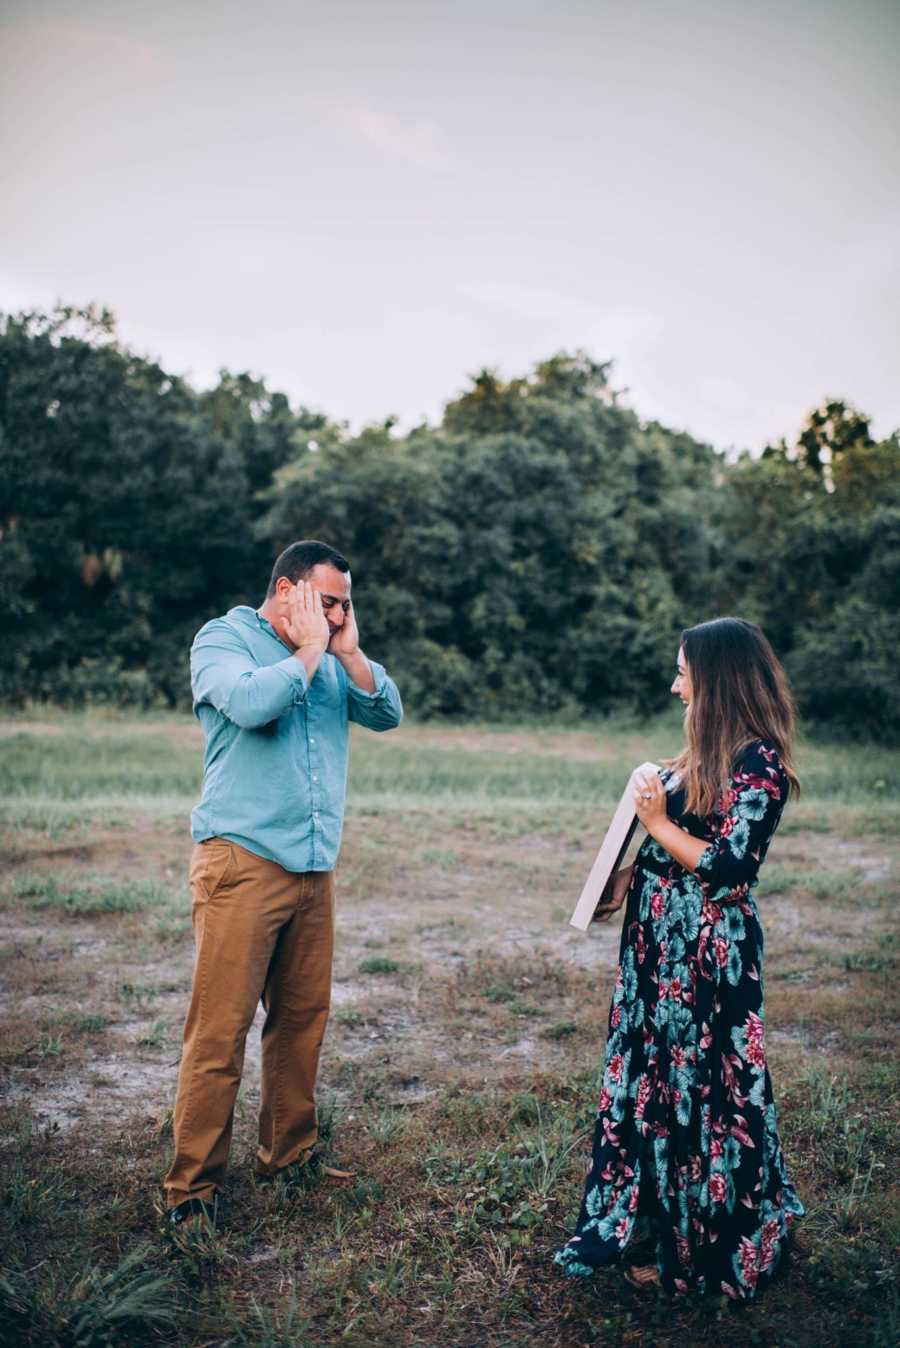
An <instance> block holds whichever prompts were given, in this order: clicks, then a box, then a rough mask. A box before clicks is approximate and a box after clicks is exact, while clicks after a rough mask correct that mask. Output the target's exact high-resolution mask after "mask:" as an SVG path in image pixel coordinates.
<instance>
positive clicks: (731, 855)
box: [635, 744, 788, 903]
mask: <svg viewBox="0 0 900 1348" xmlns="http://www.w3.org/2000/svg"><path fill="white" fill-rule="evenodd" d="M653 776H654V774H649V773H646V772H644V771H642V770H640V769H639V770H638V772H637V774H636V776H635V782H636V786H635V810H636V812H637V815H638V818H639V819H640V820H641V822H642V823H643V824H644V827H645V828H646V829H647V832H648V833H650V834H651V836H652V837H653V838H655V839H656V841H657V842H658V843H659V844H660V846H661V847H664V848H665V849H666V851H667V852H669V854H670V855H671V856H673V857H674V858H675V860H676V861H677V862H678V863H679V865H681V866H684V868H685V870H689V871H691V872H693V874H694V875H696V876H697V878H698V880H700V881H701V883H703V884H704V885H705V886H706V887H707V888H708V889H709V890H710V891H711V895H710V896H711V897H712V898H713V899H715V900H716V901H718V902H720V903H721V902H727V901H728V899H738V898H741V897H742V896H743V895H744V894H746V893H747V891H748V889H749V888H750V886H751V885H752V884H753V883H754V881H755V880H756V877H757V875H758V873H759V866H760V857H761V856H762V854H763V852H764V850H765V848H766V847H767V845H768V843H769V840H770V838H771V837H772V834H773V833H774V832H775V829H776V828H777V826H778V821H779V819H780V818H781V812H782V810H783V809H784V802H785V799H786V798H787V792H788V783H787V778H786V776H785V773H784V771H783V769H782V767H781V763H780V762H779V759H778V755H777V754H776V753H775V752H774V750H772V749H765V748H763V747H762V746H761V745H759V744H757V745H754V746H752V747H751V748H750V749H749V750H748V751H747V753H745V754H744V755H743V757H742V759H741V761H740V763H739V764H738V765H737V766H736V768H735V770H734V772H733V773H732V777H731V781H730V783H729V786H728V789H727V790H726V791H725V793H724V795H723V797H722V801H721V802H720V806H721V809H722V814H721V815H720V816H719V817H718V819H717V822H716V826H715V830H714V836H713V839H712V841H711V842H704V841H703V839H701V838H694V837H693V836H692V835H691V834H689V833H686V832H685V831H684V829H681V828H679V827H678V825H677V824H675V823H673V822H672V820H671V819H669V818H668V817H667V815H666V796H665V791H664V790H663V788H662V783H661V782H660V781H659V778H658V777H657V778H656V780H655V781H654V780H653Z"/></svg>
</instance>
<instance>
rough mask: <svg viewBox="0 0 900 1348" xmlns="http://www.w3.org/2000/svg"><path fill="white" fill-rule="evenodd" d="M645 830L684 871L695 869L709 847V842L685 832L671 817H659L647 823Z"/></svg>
mask: <svg viewBox="0 0 900 1348" xmlns="http://www.w3.org/2000/svg"><path fill="white" fill-rule="evenodd" d="M647 832H648V833H649V834H650V835H651V837H653V838H655V839H656V841H657V842H658V843H659V845H660V847H664V848H665V849H666V851H667V852H668V853H669V854H670V856H673V857H674V858H675V860H676V861H677V862H678V864H679V866H683V867H684V869H685V870H686V871H692V872H693V871H695V870H696V869H697V863H698V862H699V860H700V858H701V857H702V856H703V853H704V852H705V851H706V849H707V848H708V847H709V843H705V842H704V841H703V839H702V838H695V837H694V836H693V834H692V833H685V831H684V829H683V828H679V827H678V825H677V824H675V823H673V822H672V820H671V819H661V820H660V821H659V823H656V822H654V823H653V824H652V825H647Z"/></svg>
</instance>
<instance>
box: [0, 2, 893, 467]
mask: <svg viewBox="0 0 900 1348" xmlns="http://www.w3.org/2000/svg"><path fill="white" fill-rule="evenodd" d="M898 60H900V0H790V2H789V3H787V2H786V0H740V2H739V3H738V2H735V0H616V3H611V2H610V0H306V2H305V3H304V2H303V0H299V2H294V3H290V2H289V0H280V3H276V0H255V2H254V3H253V4H249V3H247V2H246V0H181V2H180V3H174V2H173V0H155V2H154V3H152V4H151V3H149V2H148V0H140V2H139V0H78V3H69V4H63V3H58V2H57V0H0V166H2V167H0V174H2V191H3V202H4V206H3V210H2V213H0V308H5V309H7V310H8V309H18V308H21V307H43V306H47V305H49V304H52V303H53V301H54V300H55V299H57V298H62V299H63V300H65V301H66V302H69V303H77V304H82V303H86V302H88V301H96V302H98V303H101V304H107V305H109V306H110V307H112V308H113V310H114V311H115V312H116V314H117V315H118V318H119V323H120V331H121V333H122V335H123V337H124V338H125V340H126V341H128V342H129V343H130V344H132V345H133V346H134V347H135V348H136V349H137V350H139V351H140V352H141V353H143V354H150V355H152V356H155V357H157V358H158V359H160V360H161V361H162V363H163V364H164V365H165V366H166V367H167V368H168V369H172V370H178V371H180V372H182V373H185V374H188V375H189V376H190V377H191V378H192V379H193V380H194V382H195V383H197V384H205V383H208V382H212V381H213V380H214V379H215V375H216V371H217V369H218V368H219V367H220V366H223V365H224V366H228V367H229V368H231V369H235V370H243V369H250V370H252V371H253V372H254V373H257V374H261V375H263V376H264V377H265V379H266V380H267V382H268V383H269V385H270V387H273V388H281V389H283V390H285V391H286V392H288V393H289V394H290V395H291V397H292V399H293V400H294V401H302V402H303V403H305V404H306V405H308V406H311V407H314V408H317V409H320V410H322V411H325V412H326V413H328V414H329V415H331V416H333V417H337V418H339V419H347V420H349V421H350V422H351V424H353V425H354V426H358V425H360V424H362V423H363V422H365V421H370V420H381V419H383V418H384V417H387V416H388V415H390V414H397V415H399V416H400V418H401V424H402V425H403V426H408V425H411V424H413V423H415V422H416V421H418V420H419V419H420V418H422V417H423V416H426V417H428V418H429V419H436V418H437V417H439V415H440V412H441V408H442V406H443V404H444V403H445V402H446V401H447V400H449V399H450V398H452V397H454V396H455V395H456V394H458V393H459V392H460V391H461V390H462V389H463V388H464V387H465V385H466V382H467V377H468V376H469V375H470V374H472V373H474V372H476V371H477V370H478V369H480V368H481V367H482V366H484V365H489V366H493V367H495V368H497V369H499V370H500V371H501V373H503V374H506V375H512V374H519V373H523V372H524V371H525V370H526V369H527V368H528V367H529V366H530V365H531V364H532V363H533V362H534V361H536V360H539V359H542V358H545V357H547V356H549V355H552V354H553V353H554V352H555V351H557V350H559V349H560V348H562V347H567V348H574V347H576V346H582V347H585V348H587V349H588V350H589V351H590V352H591V354H592V355H593V356H595V357H596V358H597V359H601V360H602V359H606V358H609V357H613V358H614V359H615V360H616V376H615V377H616V382H617V383H618V385H619V386H626V387H627V388H628V389H629V390H630V393H629V401H630V403H631V405H633V406H634V407H635V409H636V410H637V411H638V413H639V414H640V415H641V416H642V417H646V418H649V417H658V418H660V419H661V420H663V421H665V422H667V423H668V424H670V425H672V426H675V427H679V428H680V427H683V428H686V429H688V430H690V431H691V432H693V433H694V434H695V435H697V436H700V437H702V438H707V439H710V440H712V441H713V442H714V443H716V444H717V445H719V446H720V447H722V448H726V447H729V446H738V447H740V446H745V445H746V446H749V447H751V448H759V447H761V446H762V445H763V444H764V443H765V442H766V440H767V439H773V438H777V437H779V436H781V435H782V434H784V435H787V436H791V435H792V434H793V433H794V432H795V431H796V430H797V428H798V427H799V425H800V422H801V421H802V418H803V415H804V413H805V412H806V411H807V410H808V409H809V408H810V407H811V406H812V405H813V404H815V403H816V402H818V401H820V400H821V399H822V397H823V396H825V395H826V394H827V395H834V396H839V397H845V398H847V399H849V400H850V401H852V402H854V403H855V404H856V405H857V406H859V407H860V408H861V409H862V410H864V411H866V412H868V413H869V414H871V415H872V416H873V417H874V422H875V429H876V431H877V432H878V433H881V434H886V433H887V432H888V431H890V430H892V429H894V428H895V427H897V426H898V425H900V359H898V354H900V352H898V347H900V341H898V335H900V321H898V316H900V174H898V169H900V152H898V149H900V144H898V143H900V80H898V79H897V69H898Z"/></svg>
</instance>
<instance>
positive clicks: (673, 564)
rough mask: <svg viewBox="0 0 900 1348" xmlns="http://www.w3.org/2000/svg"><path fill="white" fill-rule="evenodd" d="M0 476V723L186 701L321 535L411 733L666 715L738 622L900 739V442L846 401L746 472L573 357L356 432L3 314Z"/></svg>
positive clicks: (861, 723) (260, 391)
mask: <svg viewBox="0 0 900 1348" xmlns="http://www.w3.org/2000/svg"><path fill="white" fill-rule="evenodd" d="M0 465H2V467H0V638H2V646H3V659H2V661H0V699H2V700H3V701H5V702H6V703H7V704H22V703H24V702H27V701H28V700H35V699H47V700H51V701H53V702H58V703H61V704H64V705H76V706H77V705H84V704H88V703H95V702H101V703H103V702H105V703H114V704H119V705H125V706H135V707H153V706H182V705H185V704H186V703H187V702H188V701H189V688H188V672H187V652H188V649H189V647H190V643H191V639H192V637H193V634H194V632H195V631H196V629H197V628H198V627H199V626H200V625H201V624H202V623H203V622H204V621H206V619H207V618H209V617H212V616H215V615H217V614H219V613H221V612H223V611H224V610H225V609H226V608H228V607H230V606H231V605H233V604H236V603H251V604H258V603H259V602H261V599H262V597H263V594H264V590H265V584H266V580H267V577H268V571H269V568H270V566H271V562H272V559H273V557H274V556H275V554H276V553H277V552H278V551H280V549H281V548H282V547H284V546H285V545H286V544H287V543H289V542H292V541H293V540H295V539H296V538H300V537H312V538H323V539H325V540H327V541H329V542H331V543H333V544H334V545H335V546H336V547H338V548H340V549H341V551H343V552H344V553H345V554H346V555H347V557H348V558H349V560H350V562H351V566H352V570H353V576H354V598H355V602H356V606H357V610H358V613H359V618H360V626H361V629H362V634H363V639H364V644H365V647H366V649H367V650H369V651H370V652H371V654H372V655H373V656H375V657H376V658H378V659H380V660H383V661H384V662H385V663H386V664H388V665H389V667H390V668H391V669H392V670H393V671H394V672H395V673H396V675H397V678H398V681H399V682H400V684H401V687H402V691H403V694H404V699H405V701H406V704H407V706H408V707H409V708H410V710H412V711H414V712H416V713H418V714H419V715H422V716H435V715H440V716H453V715H459V716H465V717H468V718H474V717H479V718H489V719H490V718H494V717H508V716H513V717H514V716H526V715H528V716H535V715H568V716H578V715H583V714H602V713H607V712H610V711H613V710H616V709H626V708H627V709H630V710H637V711H646V712H650V711H653V710H655V709H657V708H658V707H659V706H661V705H662V704H663V703H664V702H665V701H666V700H667V696H668V693H667V690H668V683H669V677H668V676H669V672H670V669H671V666H672V664H673V657H674V653H675V649H676V645H677V639H678V634H679V632H680V631H681V630H682V629H683V628H684V627H685V626H688V625H690V624H692V623H694V622H698V621H701V620H702V619H704V618H708V617H712V616H716V615H719V614H724V613H732V614H738V615H740V616H744V617H748V618H752V619H754V620H755V621H757V622H759V623H760V624H761V625H762V627H763V628H764V630H765V631H766V632H767V634H768V635H769V636H770V638H771V640H772V642H773V644H774V645H775V648H776V650H777V651H778V652H779V654H780V655H781V656H782V657H783V659H784V661H785V663H786V665H787V668H788V671H789V673H790V675H791V677H792V679H793V682H794V686H795V689H796V691H797V694H798V698H799V701H800V704H801V709H802V711H803V712H804V714H805V715H806V717H807V718H809V719H810V720H812V721H814V722H818V723H823V724H829V725H831V726H833V727H839V728H841V729H842V730H846V731H850V732H852V733H855V734H859V735H877V736H881V737H890V738H892V739H894V740H896V739H898V738H900V685H898V680H897V677H896V659H897V657H896V652H897V650H898V649H900V439H898V436H897V434H894V435H892V436H890V437H889V438H888V439H886V440H881V441H877V440H875V439H874V438H873V437H872V435H871V433H870V423H869V421H868V419H867V418H866V417H865V416H864V415H863V414H861V413H860V412H858V411H856V410H854V409H853V408H851V407H849V406H847V405H846V404H844V403H843V402H837V401H831V402H825V403H823V405H822V406H821V407H819V408H817V409H816V410H815V411H814V412H812V413H811V414H810V416H809V418H808V420H807V423H806V425H805V426H804V428H803V431H802V433H801V434H800V436H799V438H798V439H797V441H796V443H793V444H787V443H785V442H781V443H779V444H776V445H772V446H770V447H769V448H767V449H766V450H765V451H764V453H763V454H762V456H761V457H752V456H750V455H749V454H743V455H741V456H740V457H739V458H737V459H736V460H735V459H729V458H727V457H726V456H724V455H723V454H721V453H719V452H717V451H716V450H715V449H713V448H712V447H710V446H709V445H705V444H701V443H699V442H698V441H697V440H695V439H693V438H692V437H691V436H689V435H687V434H685V433H683V432H678V431H673V430H671V429H669V428H667V427H665V426H662V425H660V424H659V423H657V422H644V421H641V420H640V419H639V417H638V416H637V414H636V413H635V412H634V411H632V410H631V409H630V408H628V407H627V406H625V405H623V403H622V402H621V400H620V398H619V397H618V396H617V393H616V391H615V388H614V385H613V381H612V369H611V365H610V364H609V363H606V364H599V363H597V362H595V361H594V360H592V359H591V358H590V357H589V356H587V355H585V354H584V353H580V352H578V353H574V354H560V355H556V356H554V357H552V358H550V359H548V360H546V361H544V362H542V363H540V364H538V365H537V366H536V367H535V368H534V369H533V370H532V371H530V372H529V373H527V374H525V375H523V376H521V377H519V378H514V379H510V380H502V379H500V378H498V377H497V376H496V375H495V374H493V373H492V372H490V371H482V372H481V373H480V374H479V375H478V376H477V377H475V378H474V379H473V380H472V381H471V387H469V388H468V389H467V391H466V392H464V393H463V394H462V396H461V397H459V398H457V399H456V400H455V401H453V402H451V403H449V404H448V406H447V407H446V409H445V411H444V415H443V418H442V420H441V422H440V424H438V425H422V426H420V427H417V428H415V429H414V430H412V431H411V432H409V433H408V434H405V435H401V434H398V433H397V431H396V428H395V427H394V426H393V424H392V423H391V422H387V423H386V424H383V425H373V426H370V427H367V428H366V429H364V430H363V431H362V432H361V433H359V434H351V433H350V432H349V431H348V429H347V428H346V427H345V426H342V425H340V424H338V423H336V422H334V421H332V420H331V419H329V418H328V417H327V416H325V415H323V414H321V413H318V412H314V411H311V410H309V409H307V408H303V407H300V408H296V407H292V406H291V404H290V402H289V400H288V398H287V397H285V395H284V394H282V393H278V392H273V391H271V390H270V389H268V388H267V387H266V385H265V383H264V382H263V381H261V380H259V379H256V378H253V377H251V376H250V375H248V374H234V373H230V372H228V371H222V372H221V374H220V377H219V381H218V383H217V385H216V386H215V387H214V388H212V389H209V390H204V391H197V390H195V389H194V388H192V387H191V386H190V385H189V384H188V383H187V382H186V381H185V380H184V379H182V378H180V377H178V376H177V375H173V374H170V373H167V372H166V371H165V370H164V369H162V368H161V366H160V365H158V364H156V363H155V362H153V361H150V360H146V359H142V358H140V357H138V356H136V355H135V354H133V353H132V352H131V351H129V350H128V349H127V348H125V347H124V346H123V345H122V343H121V342H120V341H119V340H118V338H117V335H116V329H115V323H114V320H113V317H112V315H111V314H110V313H108V312H107V311H100V310H95V309H89V310H76V309H70V308H62V307H61V308H59V309H57V310H55V311H54V312H52V313H46V314H43V313H28V314H15V315H12V314H10V315H3V316H0Z"/></svg>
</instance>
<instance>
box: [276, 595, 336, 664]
mask: <svg viewBox="0 0 900 1348" xmlns="http://www.w3.org/2000/svg"><path fill="white" fill-rule="evenodd" d="M285 602H286V604H287V613H286V615H285V624H284V628H285V632H286V633H287V637H288V640H289V641H290V642H291V643H292V645H293V646H294V647H295V649H297V650H299V649H300V648H301V647H303V646H318V647H319V650H320V651H324V650H326V649H327V647H328V642H329V639H330V637H331V631H330V629H329V626H328V619H327V618H326V617H325V612H324V610H323V608H322V597H321V595H320V594H319V592H318V590H314V589H313V587H312V586H311V585H310V583H309V581H308V580H298V581H297V584H296V585H293V586H292V587H291V589H290V590H288V591H287V594H286V596H285Z"/></svg>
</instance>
